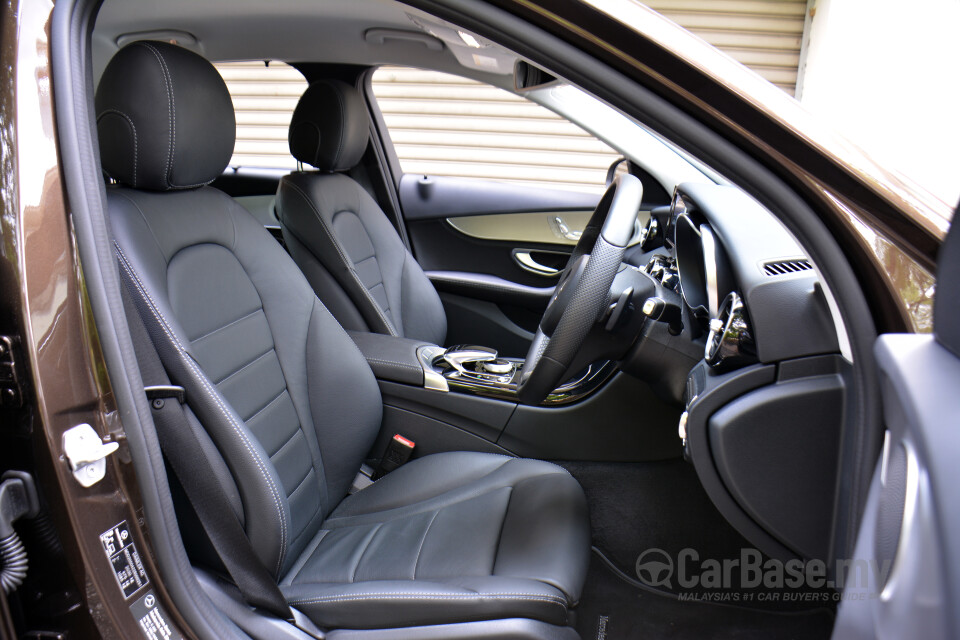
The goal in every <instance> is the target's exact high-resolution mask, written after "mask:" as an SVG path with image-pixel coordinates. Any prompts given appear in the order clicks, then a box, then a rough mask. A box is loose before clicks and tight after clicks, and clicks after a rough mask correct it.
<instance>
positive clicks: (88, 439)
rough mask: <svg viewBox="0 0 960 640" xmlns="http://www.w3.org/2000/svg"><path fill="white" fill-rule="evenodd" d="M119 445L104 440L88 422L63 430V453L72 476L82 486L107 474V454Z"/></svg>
mask: <svg viewBox="0 0 960 640" xmlns="http://www.w3.org/2000/svg"><path fill="white" fill-rule="evenodd" d="M119 447H120V445H119V444H118V443H116V442H104V441H103V440H101V439H100V435H99V434H98V433H97V432H96V431H94V429H93V427H91V426H90V425H89V424H86V423H84V424H78V425H77V426H75V427H72V428H70V429H67V430H66V431H64V432H63V455H65V456H66V458H67V463H69V465H70V470H71V471H73V477H74V478H76V479H77V482H79V483H80V484H81V486H84V487H92V486H93V485H95V484H97V483H98V482H100V481H101V480H103V477H104V476H105V475H106V474H107V456H108V455H110V454H111V453H113V452H114V451H116V450H117V449H118V448H119Z"/></svg>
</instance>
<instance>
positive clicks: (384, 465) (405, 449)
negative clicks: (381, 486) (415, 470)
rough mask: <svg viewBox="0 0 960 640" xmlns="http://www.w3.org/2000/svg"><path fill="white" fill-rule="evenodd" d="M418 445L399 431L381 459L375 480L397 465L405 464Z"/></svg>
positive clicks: (374, 475) (374, 476)
mask: <svg viewBox="0 0 960 640" xmlns="http://www.w3.org/2000/svg"><path fill="white" fill-rule="evenodd" d="M416 446H417V443H415V442H414V441H413V440H410V439H408V438H404V437H403V436H402V435H400V434H399V433H397V434H395V435H394V436H393V438H391V439H390V443H389V444H388V445H387V450H386V451H385V452H384V454H383V458H381V459H380V466H379V467H378V468H377V472H376V473H375V474H373V480H379V479H380V478H382V477H383V476H385V475H387V474H388V473H390V472H391V471H393V470H394V469H396V468H397V467H399V466H401V465H403V464H404V463H406V462H407V460H409V459H410V456H411V455H413V449H414V448H415V447H416Z"/></svg>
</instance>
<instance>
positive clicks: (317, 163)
mask: <svg viewBox="0 0 960 640" xmlns="http://www.w3.org/2000/svg"><path fill="white" fill-rule="evenodd" d="M369 136H370V124H369V121H368V119H367V109H366V107H365V106H364V104H363V99H362V98H361V97H360V93H359V92H358V91H357V90H356V89H354V88H353V87H351V86H350V85H348V84H347V83H345V82H341V81H339V80H321V81H317V82H314V83H312V84H311V85H310V86H309V87H308V88H307V90H306V91H305V92H304V93H303V95H302V96H301V97H300V102H298V103H297V108H296V109H295V110H294V112H293V118H292V119H291V120H290V135H289V142H290V153H292V154H293V157H294V158H296V159H297V160H299V161H300V162H302V163H304V164H308V165H310V166H312V167H316V168H317V169H319V170H320V171H346V170H347V169H352V168H353V167H355V166H356V165H357V164H358V163H359V162H360V158H362V157H363V152H364V151H365V150H366V148H367V140H368V138H369Z"/></svg>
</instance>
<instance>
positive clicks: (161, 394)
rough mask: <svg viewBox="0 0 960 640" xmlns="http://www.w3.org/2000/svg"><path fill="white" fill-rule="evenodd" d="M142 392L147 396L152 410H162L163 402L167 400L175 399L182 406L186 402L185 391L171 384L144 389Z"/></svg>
mask: <svg viewBox="0 0 960 640" xmlns="http://www.w3.org/2000/svg"><path fill="white" fill-rule="evenodd" d="M143 391H144V392H145V393H146V394H147V400H149V401H150V404H151V406H152V407H153V408H154V409H162V408H163V401H164V400H166V399H168V398H176V400H177V402H179V403H180V404H183V403H185V402H186V401H187V390H186V389H184V388H183V387H178V386H176V385H173V384H160V385H156V386H152V387H144V388H143Z"/></svg>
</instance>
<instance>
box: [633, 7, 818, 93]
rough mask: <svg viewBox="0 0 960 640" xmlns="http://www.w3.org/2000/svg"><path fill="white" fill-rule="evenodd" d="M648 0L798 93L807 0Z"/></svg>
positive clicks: (715, 44) (744, 62)
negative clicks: (797, 0)
mask: <svg viewBox="0 0 960 640" xmlns="http://www.w3.org/2000/svg"><path fill="white" fill-rule="evenodd" d="M644 4H646V5H648V6H649V7H650V8H651V9H654V10H656V11H657V12H658V13H660V14H662V15H663V16H665V17H667V18H669V19H671V20H673V21H674V22H676V23H677V24H679V25H680V26H681V27H684V28H686V29H688V30H689V31H691V32H692V33H694V34H696V35H698V36H700V37H701V38H703V39H704V40H706V41H707V42H709V43H710V44H712V45H714V46H715V47H717V48H718V49H720V50H722V51H725V52H726V53H727V54H729V55H730V56H731V57H733V58H734V59H735V60H737V61H739V62H741V63H743V64H745V65H746V66H748V67H750V68H751V69H753V70H754V71H756V72H757V73H759V74H760V75H761V76H763V77H764V78H766V79H767V80H769V81H770V82H772V83H774V84H775V85H777V86H778V87H780V88H781V89H783V90H784V91H786V92H787V93H789V94H790V95H791V96H792V95H794V91H795V90H796V87H797V69H798V67H799V65H800V44H801V42H802V40H803V24H804V17H805V15H806V10H807V3H806V1H805V0H801V1H800V2H796V1H794V0H645V2H644Z"/></svg>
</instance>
